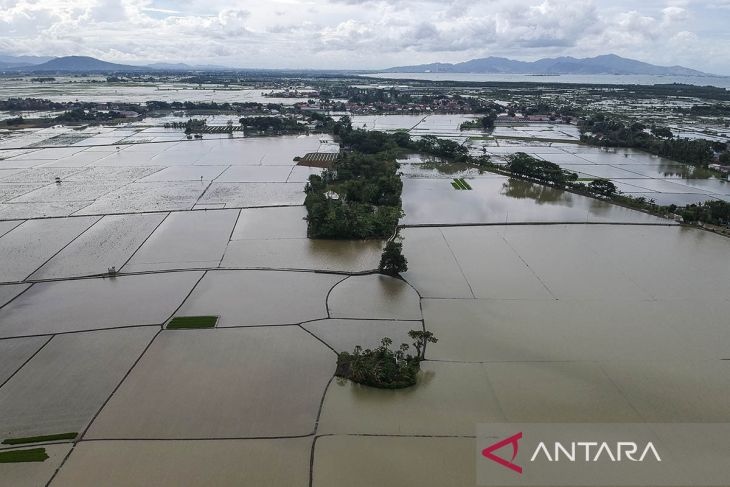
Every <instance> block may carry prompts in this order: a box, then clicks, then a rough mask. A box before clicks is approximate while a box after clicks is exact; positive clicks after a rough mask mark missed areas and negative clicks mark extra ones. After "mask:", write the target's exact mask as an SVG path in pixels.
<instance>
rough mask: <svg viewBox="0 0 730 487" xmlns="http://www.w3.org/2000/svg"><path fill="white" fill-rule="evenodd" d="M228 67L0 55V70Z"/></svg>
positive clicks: (193, 69)
mask: <svg viewBox="0 0 730 487" xmlns="http://www.w3.org/2000/svg"><path fill="white" fill-rule="evenodd" d="M221 69H230V68H226V67H224V66H215V65H205V66H190V65H188V64H182V63H179V64H169V63H156V64H149V65H146V66H133V65H129V64H116V63H109V62H106V61H101V60H99V59H96V58H93V57H89V56H65V57H58V58H50V57H34V56H17V57H16V56H7V55H0V70H3V71H6V72H7V71H10V72H29V73H115V72H116V73H120V72H125V73H129V72H147V71H200V70H206V71H215V70H221Z"/></svg>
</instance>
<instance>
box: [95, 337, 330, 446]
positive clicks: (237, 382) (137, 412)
mask: <svg viewBox="0 0 730 487" xmlns="http://www.w3.org/2000/svg"><path fill="white" fill-rule="evenodd" d="M334 367H335V361H334V355H333V354H332V352H331V351H330V350H329V349H327V347H325V346H324V345H323V344H322V343H321V342H319V341H318V340H317V339H315V338H314V337H312V336H311V335H310V334H308V333H307V332H306V331H304V330H302V329H301V328H299V327H296V326H286V327H281V326H276V327H257V328H236V329H221V328H216V329H214V330H187V331H185V332H178V331H175V332H172V331H171V332H167V331H165V332H163V333H162V334H160V335H159V336H158V337H157V339H156V340H155V341H154V342H153V343H152V345H151V346H150V348H149V349H148V351H147V353H145V355H144V356H143V357H142V359H141V360H140V362H139V363H138V364H137V365H136V366H135V368H134V369H133V370H132V372H131V373H130V375H129V376H128V377H127V378H126V379H125V381H124V382H123V383H122V385H121V387H120V388H119V389H118V390H117V391H116V392H115V394H114V396H113V397H112V398H111V400H110V401H109V402H108V403H107V404H106V406H105V407H104V409H103V410H102V411H101V412H100V413H99V416H98V417H97V419H96V420H95V421H94V423H93V424H92V425H91V428H90V429H89V431H88V433H87V438H92V439H124V438H128V439H148V438H149V439H158V440H159V439H193V438H195V439H215V438H247V437H250V438H254V437H255V438H261V437H272V436H298V435H308V434H310V433H312V431H314V424H315V421H316V419H317V412H318V410H319V405H320V401H321V399H322V395H323V393H324V389H325V387H326V385H327V383H328V382H329V380H330V378H331V377H332V374H333V372H334ZM140 398H145V400H140ZM212 412H214V413H215V414H212Z"/></svg>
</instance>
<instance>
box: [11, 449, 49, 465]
mask: <svg viewBox="0 0 730 487" xmlns="http://www.w3.org/2000/svg"><path fill="white" fill-rule="evenodd" d="M46 460H48V455H46V449H45V448H31V449H25V450H4V451H0V463H27V462H43V461H46Z"/></svg>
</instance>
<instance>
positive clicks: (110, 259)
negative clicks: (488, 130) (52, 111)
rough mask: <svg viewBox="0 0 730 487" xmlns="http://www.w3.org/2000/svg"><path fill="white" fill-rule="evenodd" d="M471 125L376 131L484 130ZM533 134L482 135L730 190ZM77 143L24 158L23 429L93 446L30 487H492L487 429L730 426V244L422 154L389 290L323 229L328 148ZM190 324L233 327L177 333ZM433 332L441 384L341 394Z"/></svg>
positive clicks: (359, 251)
mask: <svg viewBox="0 0 730 487" xmlns="http://www.w3.org/2000/svg"><path fill="white" fill-rule="evenodd" d="M463 120H464V117H461V116H443V117H436V116H429V117H425V119H424V117H420V118H419V117H416V118H415V119H414V118H412V117H410V116H403V117H401V118H399V119H393V118H385V119H382V117H357V118H356V121H357V123H361V124H363V125H364V124H366V123H367V124H368V127H369V128H370V127H371V126H372V127H381V128H384V129H385V128H387V129H390V128H391V127H393V129H395V128H400V127H401V126H406V125H408V124H411V123H412V125H410V126H408V127H406V128H408V129H412V133H414V134H417V133H421V132H419V131H422V133H424V134H425V133H429V134H434V133H438V134H446V135H449V136H451V137H454V138H457V137H462V138H463V139H464V140H466V137H465V136H463V135H460V134H458V132H459V130H458V127H459V125H460V124H461V122H462V121H463ZM556 127H557V125H556ZM529 129H530V130H532V131H533V132H534V133H530V134H529V135H524V134H523V135H519V136H515V137H523V136H529V137H534V138H539V137H538V136H541V135H544V136H545V137H543V141H542V142H539V143H537V142H530V143H529V144H528V143H526V142H525V141H523V140H517V139H506V138H503V139H501V141H500V140H498V139H497V142H495V141H494V140H483V139H479V140H478V141H477V140H471V141H470V142H469V143H470V144H473V145H474V150H475V151H480V152H481V150H482V149H481V147H482V145H483V146H484V149H485V150H486V151H487V152H488V153H490V154H492V155H493V157H494V159H495V160H499V159H500V158H503V157H504V156H505V155H507V154H510V153H512V152H515V151H517V150H522V151H526V152H529V153H531V154H535V155H536V156H538V157H541V158H544V159H547V160H553V161H555V162H557V163H559V164H561V165H563V166H564V167H565V168H570V167H573V168H574V169H573V170H575V171H576V172H578V173H579V174H580V175H581V177H586V178H588V177H599V176H605V177H610V178H612V179H613V180H614V181H615V182H616V183H617V185H619V186H620V187H621V189H622V190H624V191H626V192H629V191H632V190H634V189H635V190H636V193H637V194H638V193H641V194H644V193H646V194H651V195H653V197H654V198H656V199H657V201H659V198H667V199H668V200H675V199H676V198H680V197H681V198H694V197H697V196H698V195H707V196H708V197H711V198H720V197H723V195H724V193H723V192H724V191H725V185H726V183H725V182H723V181H720V180H717V179H712V178H703V177H701V176H703V175H702V174H700V173H695V172H693V171H692V170H689V169H688V167H687V166H683V165H678V164H676V163H674V162H671V161H669V162H668V161H664V160H659V159H658V158H654V157H652V156H648V155H646V154H641V153H637V152H632V151H621V152H607V151H602V150H600V149H595V148H589V147H583V146H580V145H578V144H575V143H555V142H548V141H547V139H555V138H560V137H557V135H556V134H554V133H552V132H556V131H559V130H560V129H559V128H554V129H550V130H549V132H550V134H549V136H548V134H547V133H545V134H543V133H542V129H540V130H538V129H536V128H535V127H533V126H530V127H529ZM520 130H522V128H520ZM546 131H547V129H546ZM60 132H61V131H60V130H48V131H45V132H44V133H43V134H36V135H33V134H31V133H29V134H26V135H24V136H23V141H24V142H23V143H22V144H21V143H20V141H21V139H20V138H14V139H10V141H12V143H11V144H10V145H13V146H17V145H18V144H20V148H17V147H14V148H9V147H5V148H4V149H3V148H0V157H2V159H3V160H0V439H5V438H13V437H19V436H31V435H52V434H58V433H66V432H75V433H78V438H77V440H78V441H73V442H72V441H69V440H63V441H62V442H58V443H53V442H48V443H45V444H42V445H41V446H42V447H44V448H46V452H47V454H48V455H49V459H47V460H46V461H45V462H40V463H27V464H0V479H2V480H3V481H5V480H8V481H9V482H11V484H12V485H19V486H24V485H28V486H31V485H45V484H47V483H49V482H50V485H51V486H57V485H58V486H85V485H89V486H91V485H102V484H103V485H111V486H115V485H118V486H126V485H139V486H142V485H150V484H155V485H199V484H201V483H205V482H212V483H219V484H221V485H222V484H231V483H233V484H241V485H244V484H245V485H249V484H250V485H270V486H281V487H289V486H299V485H301V486H314V487H330V486H331V487H339V486H342V485H353V486H370V485H385V486H393V487H395V486H400V485H409V484H410V483H418V485H423V486H428V487H442V486H444V485H459V486H472V485H476V480H475V478H474V475H475V468H474V457H475V454H474V452H475V451H476V450H475V439H474V435H475V425H476V423H480V422H490V421H491V422H494V421H522V422H529V421H535V422H542V421H546V422H551V421H552V422H554V421H569V422H574V421H589V422H653V421H666V422H680V421H684V422H727V421H729V420H730V406H729V405H728V402H727V397H728V396H729V395H730V380H729V379H728V377H730V362H728V361H727V360H726V359H728V358H730V354H728V351H727V347H726V344H727V343H728V340H730V335H729V334H730V330H729V329H728V327H727V326H726V325H727V316H728V313H729V312H730V292H728V287H727V276H728V275H729V274H730V264H728V260H727V255H728V252H729V251H730V240H728V239H726V238H723V237H720V236H718V235H715V234H712V233H709V232H705V231H702V230H699V229H695V228H687V227H682V226H680V225H677V224H674V223H673V222H670V221H668V220H664V219H659V218H655V217H652V216H649V215H647V214H644V213H640V212H636V211H633V210H629V209H626V208H622V207H618V206H615V205H611V204H609V203H607V202H604V201H599V200H596V199H591V198H586V197H583V196H579V195H575V194H572V193H566V192H563V191H559V190H555V189H554V188H549V187H544V186H540V185H536V184H532V183H526V182H524V181H518V180H511V179H508V178H505V177H503V176H499V175H495V174H490V173H483V172H482V173H480V172H479V171H478V170H477V169H475V168H464V167H460V166H453V167H442V166H441V165H440V164H439V163H438V162H435V161H433V160H423V159H421V158H419V157H415V156H411V157H408V158H406V159H404V160H403V164H402V166H401V171H402V173H403V181H404V191H403V206H404V210H405V216H404V218H403V220H402V222H401V223H402V224H403V226H404V227H405V228H403V229H401V235H402V236H403V237H404V242H403V243H404V254H405V256H406V257H407V259H408V263H409V270H408V271H407V272H405V273H403V274H402V279H401V278H393V277H386V276H383V275H379V274H377V273H375V272H374V271H375V269H376V268H377V266H378V264H379V259H380V255H381V250H382V248H383V244H384V243H383V242H382V241H377V240H370V241H326V240H310V239H308V238H307V223H306V220H305V217H306V209H305V208H304V207H303V206H302V203H303V201H304V192H303V188H304V182H305V180H306V177H307V176H308V175H309V174H310V173H311V172H312V171H316V170H315V169H312V168H306V167H300V166H295V162H294V160H293V158H294V157H296V156H301V155H304V154H305V153H308V152H316V151H323V152H324V151H331V150H333V148H332V147H333V144H331V143H324V144H322V143H320V140H319V138H318V137H279V138H274V137H270V138H260V139H258V138H256V139H255V138H245V139H243V138H234V139H224V138H220V139H218V138H216V139H213V138H210V139H204V140H203V141H199V140H198V141H191V142H188V141H180V140H172V135H174V136H175V137H177V136H178V135H179V134H177V135H176V134H167V135H166V134H164V130H162V129H155V130H151V128H149V127H146V128H142V127H134V128H130V127H124V128H119V129H109V130H106V129H104V130H102V129H97V130H96V131H95V133H93V134H91V135H90V136H89V137H87V138H85V139H84V140H80V141H77V142H74V143H73V146H72V147H71V148H68V147H50V146H49V147H46V148H44V147H45V146H44V145H34V146H33V147H25V145H27V144H37V143H38V142H43V143H45V142H44V141H46V140H48V139H50V138H55V137H58V136H59V135H62V134H61V133H60ZM570 135H571V134H570V132H569V131H566V133H564V134H563V135H562V136H563V137H565V138H566V140H567V139H568V138H570ZM155 138H157V140H154V139H155ZM121 140H124V141H126V142H118V141H121ZM150 140H151V141H150ZM505 140H510V141H511V142H513V143H510V144H504V143H503V142H502V141H505ZM90 141H93V143H90ZM134 141H136V142H135V143H134V144H133V143H130V142H134ZM4 142H8V141H4ZM4 142H0V143H4ZM102 143H103V144H108V145H98V144H102ZM497 143H499V145H497ZM94 144H97V145H94ZM117 144H118V145H117ZM39 147H40V148H39ZM66 149H70V150H66ZM56 177H58V178H60V180H61V181H60V183H56V181H55V178H56ZM456 177H464V178H467V179H468V181H469V185H470V186H471V187H472V190H471V191H456V190H455V189H454V188H453V186H451V184H450V183H451V180H452V179H453V178H456ZM51 215H53V216H54V218H48V216H51ZM111 267H115V271H116V272H112V273H109V268H111ZM191 316H214V317H216V318H217V322H216V324H215V326H214V327H213V328H211V329H198V330H172V329H167V324H168V323H169V321H170V320H171V319H172V318H173V317H191ZM423 329H426V330H429V331H432V332H433V333H434V334H435V335H436V337H437V338H438V339H439V341H438V343H435V344H432V345H429V348H428V355H427V360H426V362H424V363H423V365H422V368H421V372H420V373H419V376H418V379H417V385H416V386H415V387H413V388H408V389H403V390H379V389H373V388H368V387H365V386H360V385H356V384H354V383H351V382H348V381H345V380H342V379H336V378H334V377H333V374H334V372H335V367H336V361H337V355H336V352H341V351H352V350H353V349H354V347H356V346H358V345H359V346H363V347H365V348H374V347H377V346H378V345H379V344H380V340H381V339H382V338H383V337H389V338H391V339H392V340H393V342H394V344H395V345H396V346H398V345H400V344H401V343H411V341H412V340H411V339H410V338H409V337H408V332H409V331H410V330H423ZM9 448H10V447H8V446H6V445H3V446H0V450H3V449H9ZM393 458H398V461H397V462H394V461H392V459H393ZM413 465H418V466H419V468H415V469H414V468H413ZM57 469H58V471H57V472H56V470H57ZM310 478H311V482H310ZM0 483H2V482H0Z"/></svg>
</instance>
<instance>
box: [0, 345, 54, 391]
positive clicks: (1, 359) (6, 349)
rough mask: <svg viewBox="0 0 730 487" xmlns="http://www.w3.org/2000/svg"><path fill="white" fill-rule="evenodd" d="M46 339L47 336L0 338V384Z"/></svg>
mask: <svg viewBox="0 0 730 487" xmlns="http://www.w3.org/2000/svg"><path fill="white" fill-rule="evenodd" d="M47 341H48V337H28V338H12V339H9V340H0V384H2V383H4V382H5V381H6V380H7V379H9V378H10V376H11V375H13V374H14V373H15V372H16V371H18V370H19V369H20V367H22V366H23V364H24V363H25V362H26V361H27V360H28V359H29V358H31V357H32V356H33V354H34V353H36V352H37V351H38V349H40V348H41V347H42V346H43V345H44V344H45V343H46V342H47Z"/></svg>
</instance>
